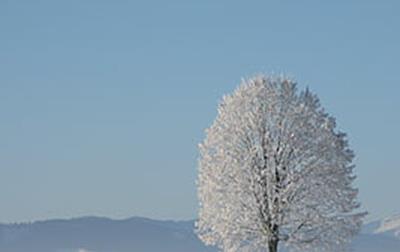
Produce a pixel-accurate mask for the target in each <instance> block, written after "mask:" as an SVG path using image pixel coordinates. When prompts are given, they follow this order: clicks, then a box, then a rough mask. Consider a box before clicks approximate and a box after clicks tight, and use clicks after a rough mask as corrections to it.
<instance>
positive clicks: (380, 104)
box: [0, 0, 400, 222]
mask: <svg viewBox="0 0 400 252" xmlns="http://www.w3.org/2000/svg"><path fill="white" fill-rule="evenodd" d="M399 10H400V4H399V2H398V1H352V3H349V1H335V2H329V3H325V4H322V1H301V3H300V1H297V2H295V1H291V2H289V1H240V2H239V1H94V0H92V1H90V0H86V1H78V0H72V1H50V0H49V1H41V0H39V1H27V0H26V1H7V0H3V1H1V2H0V31H1V33H0V37H1V39H0V116H1V120H0V139H1V141H0V172H1V176H0V202H1V207H0V222H14V221H30V220H37V219H47V218H55V217H73V216H81V215H101V216H109V217H114V218H123V217H128V216H134V215H139V216H147V217H152V218H161V219H191V218H195V217H196V215H197V212H196V211H197V197H196V187H195V179H196V173H197V170H196V169H197V157H198V154H197V144H198V143H199V142H200V141H201V140H202V138H203V137H204V129H205V128H206V127H207V126H209V125H210V124H211V122H212V121H213V119H214V117H215V115H216V107H217V104H218V101H219V99H220V97H221V96H222V95H223V94H225V93H228V92H231V91H232V90H233V89H234V88H235V87H236V86H237V85H238V84H239V82H240V79H241V78H242V77H248V76H251V75H252V74H255V73H259V72H266V73H273V72H274V73H286V74H288V75H289V76H292V77H295V78H296V79H297V80H298V82H299V87H300V88H304V87H306V86H309V87H310V89H311V90H313V91H314V92H316V93H317V94H318V95H319V97H320V98H321V101H322V104H323V105H324V106H325V107H326V109H327V110H328V112H330V113H331V114H332V115H334V116H335V117H336V118H337V120H338V126H339V128H340V129H341V130H344V131H345V132H347V133H348V134H349V137H350V143H351V146H352V147H353V149H354V150H355V152H356V154H357V158H356V165H357V169H356V173H357V175H358V180H357V182H356V184H357V186H358V187H359V189H360V199H361V201H362V203H363V206H364V207H365V208H366V209H367V210H368V211H369V212H370V213H371V216H370V217H369V218H370V219H374V218H378V217H382V216H386V215H389V214H393V213H398V212H400V201H399V200H398V198H399V192H400V183H399V180H400V169H399V168H400V167H399V164H400V162H399V155H398V150H399V149H400V133H399V129H400V112H399V108H400V101H399V98H398V97H399V93H400V86H399V81H400V75H399V66H400V63H399V59H400V49H399V45H400V33H399V32H398V28H399V24H400V16H399V15H398V13H399Z"/></svg>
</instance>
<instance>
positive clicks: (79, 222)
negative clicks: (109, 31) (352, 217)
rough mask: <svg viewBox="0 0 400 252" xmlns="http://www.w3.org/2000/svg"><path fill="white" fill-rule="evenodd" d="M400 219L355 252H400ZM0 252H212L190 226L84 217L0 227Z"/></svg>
mask: <svg viewBox="0 0 400 252" xmlns="http://www.w3.org/2000/svg"><path fill="white" fill-rule="evenodd" d="M399 234H400V216H399V215H397V216H393V217H390V218H385V219H383V220H378V221H374V222H370V223H367V224H365V225H364V226H363V229H362V232H361V233H360V235H359V236H357V237H356V239H355V240H354V242H353V244H352V247H353V249H354V250H353V251H354V252H399V251H400V236H399ZM0 251H1V252H27V251H30V252H132V251H137V252H215V251H217V250H216V249H215V248H210V247H205V246H204V245H203V244H202V243H201V242H200V241H199V240H198V239H197V237H196V235H195V234H194V233H193V221H158V220H151V219H146V218H130V219H125V220H111V219H107V218H98V217H85V218H77V219H71V220H49V221H41V222H35V223H32V224H12V225H11V224H8V225H5V224H3V225H0Z"/></svg>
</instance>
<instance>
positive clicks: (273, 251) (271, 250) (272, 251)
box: [268, 239, 278, 252]
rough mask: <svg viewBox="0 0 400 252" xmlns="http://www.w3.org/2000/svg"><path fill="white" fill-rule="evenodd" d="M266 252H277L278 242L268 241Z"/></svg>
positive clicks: (274, 240)
mask: <svg viewBox="0 0 400 252" xmlns="http://www.w3.org/2000/svg"><path fill="white" fill-rule="evenodd" d="M268 252H278V240H277V239H272V240H269V241H268Z"/></svg>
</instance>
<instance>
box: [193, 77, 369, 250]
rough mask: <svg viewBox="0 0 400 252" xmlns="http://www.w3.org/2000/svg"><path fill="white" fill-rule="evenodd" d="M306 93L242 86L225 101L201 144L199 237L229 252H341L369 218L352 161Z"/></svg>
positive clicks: (289, 84) (262, 81)
mask: <svg viewBox="0 0 400 252" xmlns="http://www.w3.org/2000/svg"><path fill="white" fill-rule="evenodd" d="M335 127H336V125H335V119H334V118H333V117H331V116H329V115H328V114H327V113H326V112H325V111H324V109H323V108H322V107H321V106H320V103H319V99H318V98H317V96H316V95H315V94H313V93H311V92H310V91H309V90H308V89H306V90H305V91H302V92H300V93H299V92H297V89H296V84H295V82H293V81H292V80H290V79H288V78H285V77H276V78H270V77H265V76H257V77H255V78H252V79H249V80H244V81H243V83H242V84H241V85H240V86H239V87H238V88H237V90H235V92H234V93H233V94H232V95H228V96H224V97H223V101H222V102H221V104H220V105H219V108H218V116H217V118H216V119H215V121H214V123H213V124H212V126H211V127H210V128H209V129H207V130H206V133H207V136H206V138H205V140H204V142H203V143H202V144H200V161H199V176H198V181H197V182H198V195H199V200H200V211H199V219H198V222H197V233H198V235H199V237H200V239H201V240H203V241H204V242H205V243H206V244H208V245H217V246H218V247H219V248H221V249H223V250H224V251H267V249H268V251H270V252H276V251H277V250H278V244H280V243H281V244H283V245H285V246H287V247H289V248H290V249H293V250H307V251H314V250H317V249H324V251H331V250H333V251H340V250H343V249H345V245H346V244H347V243H348V242H349V241H350V240H351V238H352V236H354V235H355V234H356V233H357V232H358V230H359V228H360V226H361V224H362V217H363V216H364V215H365V213H354V211H355V210H356V209H357V208H358V207H359V203H358V202H357V201H356V200H357V199H356V198H357V192H358V191H357V189H355V188H354V187H353V186H352V182H353V180H354V179H355V176H354V175H353V168H354V166H353V165H352V159H353V157H354V155H353V152H352V151H351V150H350V149H349V148H348V143H347V140H346V135H345V134H344V133H342V132H339V131H337V130H336V129H335Z"/></svg>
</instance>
